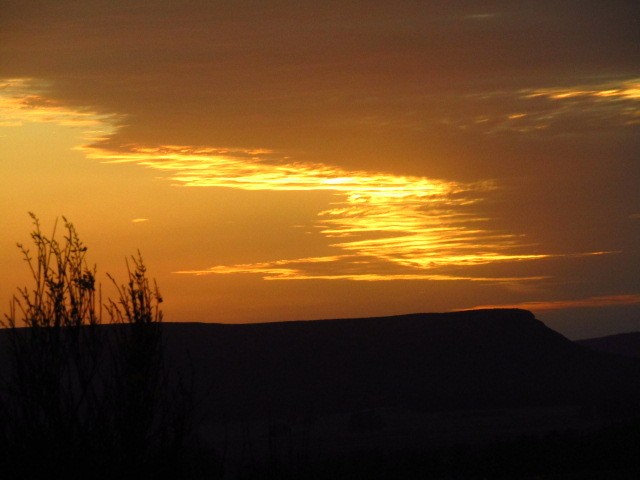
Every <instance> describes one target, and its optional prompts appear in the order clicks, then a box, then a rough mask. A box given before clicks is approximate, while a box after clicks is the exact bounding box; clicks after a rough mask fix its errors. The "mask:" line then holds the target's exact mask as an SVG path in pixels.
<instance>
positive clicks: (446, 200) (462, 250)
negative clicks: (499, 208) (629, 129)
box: [0, 79, 634, 282]
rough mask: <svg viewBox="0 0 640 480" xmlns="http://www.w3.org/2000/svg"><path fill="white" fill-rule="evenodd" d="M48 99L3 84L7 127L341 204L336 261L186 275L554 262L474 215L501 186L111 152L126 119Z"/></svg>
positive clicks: (335, 223)
mask: <svg viewBox="0 0 640 480" xmlns="http://www.w3.org/2000/svg"><path fill="white" fill-rule="evenodd" d="M609 90H611V89H609ZM609 90H606V91H604V92H605V93H603V92H600V93H601V95H605V94H606V95H605V96H604V97H603V98H609V97H608V96H611V95H614V92H610V91H609ZM632 90H633V89H631V88H627V89H626V90H624V92H626V93H621V94H620V95H626V96H632V95H634V94H633V93H632ZM43 91H45V86H43V85H40V84H37V83H36V82H34V81H32V80H24V79H18V80H5V81H3V82H1V83H0V113H2V114H3V118H4V119H5V120H4V121H6V122H14V123H20V122H25V121H29V122H57V123H60V124H73V125H80V126H82V127H83V128H84V129H85V130H84V131H85V133H86V139H87V140H88V142H89V144H88V145H84V146H79V147H77V148H78V149H79V150H81V151H83V152H84V153H85V155H86V156H87V157H89V158H93V159H96V160H99V161H102V162H106V163H113V164H119V163H131V164H137V165H140V166H144V167H147V168H151V169H154V170H158V171H160V172H163V174H164V176H165V177H166V178H168V179H170V180H172V181H173V182H175V184H176V185H179V186H184V187H224V188H235V189H240V190H252V191H256V190H261V191H298V192H306V191H326V192H331V193H333V194H334V199H335V201H333V202H331V204H330V206H329V208H327V209H325V210H322V211H320V212H318V217H317V223H316V227H317V230H318V232H319V234H320V235H322V236H324V237H325V238H326V239H327V245H328V247H329V248H331V249H333V250H334V251H335V252H336V255H333V256H332V255H329V256H323V257H310V258H301V259H288V260H276V261H273V262H264V263H255V264H240V265H231V266H214V267H212V268H209V269H204V270H197V271H189V272H180V273H191V274H196V275H199V274H228V273H256V274H260V275H262V276H263V278H265V279H270V280H275V279H277V280H291V279H318V278H323V279H349V280H363V281H380V280H414V279H415V280H469V281H484V282H514V281H517V278H515V277H514V278H511V277H504V278H489V277H486V276H484V275H475V276H474V275H469V274H465V275H460V274H457V273H455V274H454V273H452V272H451V271H448V270H446V269H455V270H456V271H457V270H459V269H460V268H467V269H468V268H471V267H476V266H480V265H487V264H492V263H497V262H514V261H531V260H539V259H543V258H548V257H549V256H550V255H546V254H535V253H530V252H526V251H524V248H525V247H524V245H521V238H520V237H519V236H517V235H513V234H506V233H501V232H494V231H491V229H489V228H483V227H482V226H483V224H484V225H486V224H487V220H488V219H486V218H483V217H482V216H479V215H478V214H477V212H476V211H474V206H475V205H476V204H477V203H478V202H481V201H482V200H483V198H484V197H486V196H487V195H488V194H489V193H490V192H491V191H492V190H494V189H495V188H496V186H495V185H494V184H493V183H492V182H479V183H459V182H452V181H444V180H438V179H430V178H425V177H418V176H406V175H393V174H390V173H385V172H370V171H350V170H346V169H343V168H340V167H337V166H330V165H325V164H313V163H306V162H292V161H290V160H288V159H287V158H286V157H280V156H279V155H278V154H276V153H275V152H273V151H271V150H268V149H256V148H226V147H225V148H214V147H193V146H188V145H162V146H144V145H124V146H119V147H117V146H116V147H113V146H109V147H107V146H106V145H107V142H104V141H103V140H104V139H106V138H107V135H109V134H112V133H114V132H115V131H117V128H118V127H117V120H118V118H120V117H117V116H115V115H101V114H98V113H96V112H93V111H89V110H86V111H83V110H80V111H78V110H73V109H69V108H67V107H65V106H63V105H61V104H59V103H58V102H56V101H54V100H51V99H48V98H47V97H46V95H44V94H43V93H42V92H43ZM548 94H549V95H551V94H554V95H556V94H558V92H548ZM523 116H524V114H521V113H516V114H513V115H512V117H511V120H510V121H513V120H518V121H520V119H521V118H522V117H523ZM146 221H147V219H145V218H136V219H132V222H134V223H142V222H146ZM319 266H322V268H319ZM539 278H541V277H526V278H521V280H533V279H539Z"/></svg>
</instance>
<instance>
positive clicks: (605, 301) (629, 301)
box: [472, 294, 640, 312]
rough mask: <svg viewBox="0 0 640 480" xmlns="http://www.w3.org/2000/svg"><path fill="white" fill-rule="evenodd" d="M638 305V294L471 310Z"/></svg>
mask: <svg viewBox="0 0 640 480" xmlns="http://www.w3.org/2000/svg"><path fill="white" fill-rule="evenodd" d="M637 304H640V294H630V295H602V296H597V297H589V298H581V299H576V300H541V301H536V302H522V303H515V304H508V305H480V306H477V307H473V309H472V310H481V309H486V308H520V309H523V310H531V311H533V312H536V311H547V310H564V309H570V308H600V307H611V306H618V305H637Z"/></svg>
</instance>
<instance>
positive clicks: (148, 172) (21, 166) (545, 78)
mask: <svg viewBox="0 0 640 480" xmlns="http://www.w3.org/2000/svg"><path fill="white" fill-rule="evenodd" d="M0 11H1V12H2V14H1V15H0V208H1V209H2V210H1V213H2V219H3V222H2V225H3V228H2V229H1V230H0V271H2V275H1V276H0V296H1V298H4V299H6V301H4V300H2V302H3V303H0V305H2V311H6V310H7V309H6V308H5V305H8V302H9V299H10V297H11V295H12V294H13V293H14V292H15V288H16V287H17V286H24V285H27V284H28V281H29V279H28V270H27V266H26V265H25V263H24V261H23V260H22V257H21V255H20V251H19V250H18V249H17V248H16V242H23V243H25V244H27V243H28V242H29V232H30V231H31V229H32V225H31V219H30V217H29V216H28V213H27V212H34V213H35V214H36V215H37V216H38V217H39V218H40V220H41V222H42V225H43V228H44V230H45V231H46V232H50V231H51V229H52V228H53V225H54V223H55V221H56V218H60V217H61V216H63V215H64V216H65V217H66V218H68V219H69V220H70V221H71V222H73V224H74V225H75V227H76V228H77V230H78V232H79V234H80V236H81V238H82V239H83V240H84V242H85V244H86V245H87V246H88V248H89V250H88V258H89V261H90V263H92V264H93V263H95V264H97V267H98V272H99V274H105V273H107V272H109V273H111V274H113V275H115V276H116V277H120V278H121V277H122V275H123V274H124V259H125V258H126V257H127V256H129V255H131V254H135V252H136V251H137V250H138V249H139V250H140V251H141V252H142V254H143V256H144V258H145V261H146V263H147V266H148V268H149V272H150V274H151V275H152V276H153V277H155V278H156V279H157V281H158V283H159V285H160V288H161V291H162V293H163V296H164V299H165V303H164V311H165V318H166V320H167V321H207V322H225V323H246V322H265V321H280V320H299V319H326V318H344V317H365V316H379V315H394V314H402V313H414V312H436V311H452V310H460V309H469V308H478V307H520V308H527V309H530V310H532V311H533V312H534V313H535V314H536V316H537V317H538V318H539V319H541V320H542V321H544V322H545V323H546V324H547V325H548V326H550V327H551V328H554V329H556V330H558V331H559V332H561V333H563V334H565V335H567V336H569V337H570V338H586V337H590V336H598V335H606V334H613V333H618V332H625V331H638V330H640V275H639V272H640V268H639V267H640V248H639V246H640V241H639V240H640V193H639V188H638V187H639V186H640V135H639V133H640V31H639V30H638V18H640V4H638V2H637V1H635V0H634V1H622V0H620V1H611V0H609V1H593V0H580V1H578V0H566V1H562V2H558V1H547V0H537V1H517V0H515V1H484V2H479V1H447V2H445V1H441V2H440V1H434V2H422V1H397V2H388V1H376V0H372V1H368V2H364V1H360V2H349V1H340V2H333V1H328V2H306V1H295V2H294V1H274V2H257V1H216V2H212V1H179V2H178V1H168V0H165V1H159V0H155V1H150V0H145V1H144V2H138V1H114V0H109V1H106V0H104V1H103V0H84V1H71V0H58V1H31V2H18V1H9V0H0ZM103 281H106V279H103Z"/></svg>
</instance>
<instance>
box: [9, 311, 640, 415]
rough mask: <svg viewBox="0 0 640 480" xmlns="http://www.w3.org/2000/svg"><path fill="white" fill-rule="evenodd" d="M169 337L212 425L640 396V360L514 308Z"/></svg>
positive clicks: (168, 328)
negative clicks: (565, 334) (566, 332)
mask: <svg viewBox="0 0 640 480" xmlns="http://www.w3.org/2000/svg"><path fill="white" fill-rule="evenodd" d="M105 328H113V327H105ZM163 331H164V339H165V342H166V346H167V358H166V362H167V364H168V365H170V366H172V367H177V368H180V369H182V370H183V371H186V372H188V371H189V365H193V371H194V373H195V384H194V385H195V387H196V391H197V394H198V395H199V397H200V398H201V399H203V400H202V403H201V407H202V408H204V409H205V410H206V411H207V415H208V417H209V418H210V419H215V418H219V419H224V420H231V419H234V418H238V419H251V418H276V417H278V416H282V415H285V416H286V415H308V414H310V413H311V414H323V413H329V412H351V411H357V410H362V409H368V408H378V407H399V408H406V409H415V410H422V411H435V410H452V409H481V408H510V407H521V406H545V405H582V404H590V405H593V404H597V403H601V402H606V401H607V399H621V398H640V395H639V393H640V361H638V360H637V359H631V358H624V357H619V356H613V355H608V354H606V353H602V352H599V351H596V350H594V349H593V348H588V347H587V346H585V345H586V344H588V342H581V343H583V344H578V343H574V342H571V341H570V340H568V339H566V338H565V337H563V336H562V335H560V334H558V333H556V332H554V331H553V330H551V329H549V328H547V327H546V326H545V325H544V324H543V323H542V322H540V321H538V320H536V318H535V317H534V315H533V314H532V313H530V312H528V311H524V310H517V309H499V310H474V311H463V312H453V313H430V314H411V315H400V316H392V317H377V318H360V319H343V320H322V321H297V322H279V323H262V324H240V325H237V324H236V325H230V324H216V323H165V324H163ZM2 333H3V332H1V331H0V341H1V340H3V338H2V337H4V335H2ZM4 339H5V340H6V337H5V338H4ZM5 345H6V344H5ZM590 346H591V345H590ZM0 348H1V344H0ZM1 367H2V366H0V369H2V368H1Z"/></svg>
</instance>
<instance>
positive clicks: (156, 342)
mask: <svg viewBox="0 0 640 480" xmlns="http://www.w3.org/2000/svg"><path fill="white" fill-rule="evenodd" d="M31 217H32V219H33V222H34V226H35V229H34V231H33V233H32V234H31V238H32V240H33V243H34V245H35V251H34V252H33V254H32V253H31V251H30V250H29V249H27V248H25V247H24V246H23V245H20V244H19V245H18V246H19V248H20V250H21V251H22V254H23V255H24V258H25V260H26V262H27V263H28V265H29V268H30V271H31V274H32V277H33V286H32V288H31V289H29V288H27V287H25V288H23V289H19V292H18V295H16V296H14V298H13V299H12V301H11V304H10V305H11V306H10V311H9V313H8V314H6V315H5V320H4V322H3V326H5V327H6V330H5V331H4V332H3V333H4V334H5V337H6V338H4V340H5V343H4V347H5V351H4V353H5V362H6V368H5V372H4V376H3V378H2V390H1V392H0V470H1V471H2V472H3V474H4V475H6V476H7V477H8V478H11V477H12V476H15V478H52V477H56V478H58V477H59V478H136V479H144V478H159V477H160V476H161V475H170V476H171V477H172V478H201V477H202V476H204V474H205V472H204V471H203V468H204V463H203V461H202V460H203V458H198V457H197V456H198V451H199V450H198V448H197V437H196V435H195V428H194V423H193V421H194V419H193V395H192V389H191V387H190V385H189V383H188V382H187V381H186V380H185V379H184V377H183V376H181V375H179V374H177V373H176V372H170V371H169V369H168V368H167V367H166V365H165V364H164V360H163V358H164V357H163V340H162V330H161V322H162V312H161V310H160V303H161V302H162V297H161V296H160V293H159V291H158V288H157V286H156V285H155V282H154V284H153V285H151V284H150V282H149V280H148V279H147V276H146V268H145V265H144V262H143V260H142V257H141V256H140V254H139V253H138V256H137V257H132V264H130V263H129V262H127V270H128V278H127V281H126V282H125V283H124V284H123V285H118V283H117V282H116V281H115V280H114V279H113V278H111V277H109V278H111V280H112V281H113V283H114V285H115V286H116V288H117V292H118V298H117V299H116V300H112V299H109V300H107V302H106V312H107V317H108V321H107V323H108V325H102V323H103V322H102V313H103V308H102V307H103V306H102V299H101V293H100V288H99V287H98V286H97V285H96V268H95V266H94V267H91V268H90V267H89V266H88V264H87V261H86V258H85V257H86V252H87V248H86V247H85V246H84V244H83V243H82V242H81V240H80V239H79V237H78V234H77V232H76V230H75V228H74V226H73V225H72V224H71V223H69V222H68V221H67V220H66V219H63V220H64V228H65V234H64V239H63V241H58V240H57V239H56V228H55V227H54V230H53V233H52V235H51V237H50V238H49V237H47V236H45V235H44V234H43V233H42V231H41V228H40V224H39V222H38V219H37V218H36V217H35V216H34V215H33V214H31ZM130 267H132V268H130Z"/></svg>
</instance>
